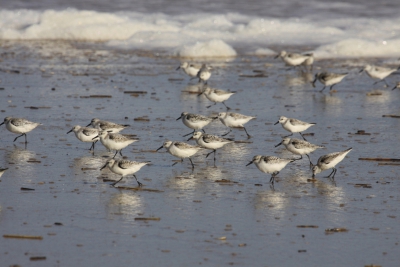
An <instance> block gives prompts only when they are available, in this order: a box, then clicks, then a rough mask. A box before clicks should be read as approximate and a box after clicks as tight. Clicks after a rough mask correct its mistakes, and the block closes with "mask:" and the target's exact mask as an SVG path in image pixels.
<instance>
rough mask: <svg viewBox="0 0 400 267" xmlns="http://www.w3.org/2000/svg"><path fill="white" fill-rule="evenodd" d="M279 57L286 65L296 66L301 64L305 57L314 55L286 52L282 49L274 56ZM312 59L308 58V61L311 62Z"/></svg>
mask: <svg viewBox="0 0 400 267" xmlns="http://www.w3.org/2000/svg"><path fill="white" fill-rule="evenodd" d="M278 57H280V58H281V59H282V60H283V61H284V62H285V63H286V65H289V66H292V67H296V66H299V65H302V64H303V63H304V62H305V61H306V60H307V59H309V58H310V57H312V58H313V57H314V55H313V54H304V55H302V54H298V53H288V52H286V51H285V50H282V51H281V52H280V53H279V54H278V55H277V56H275V58H278ZM313 62H314V59H312V60H310V61H309V63H311V64H312V63H313Z"/></svg>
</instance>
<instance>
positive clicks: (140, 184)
mask: <svg viewBox="0 0 400 267" xmlns="http://www.w3.org/2000/svg"><path fill="white" fill-rule="evenodd" d="M133 177H135V179H136V182H137V183H138V185H139V187H141V186H142V185H143V184H142V183H141V182H139V181H138V179H137V178H136V175H133Z"/></svg>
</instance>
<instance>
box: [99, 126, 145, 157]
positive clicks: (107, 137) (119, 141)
mask: <svg viewBox="0 0 400 267" xmlns="http://www.w3.org/2000/svg"><path fill="white" fill-rule="evenodd" d="M98 137H100V142H101V143H102V144H103V145H104V146H105V147H106V148H107V149H109V150H116V152H115V155H114V157H113V158H115V156H116V155H117V154H118V152H119V154H120V155H121V156H122V153H121V151H122V149H124V148H125V147H127V146H128V145H130V144H132V143H133V142H136V141H138V140H137V139H133V138H131V137H130V136H128V135H122V134H119V133H109V132H107V131H100V132H99V135H98V136H96V137H94V138H93V140H94V139H95V138H98Z"/></svg>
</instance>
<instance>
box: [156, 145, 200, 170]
mask: <svg viewBox="0 0 400 267" xmlns="http://www.w3.org/2000/svg"><path fill="white" fill-rule="evenodd" d="M163 147H164V148H166V149H167V151H168V153H170V154H171V155H173V156H175V157H177V158H180V159H181V162H183V159H184V158H188V159H189V160H190V163H191V164H192V169H194V164H193V161H192V159H191V158H190V157H191V156H193V155H194V154H196V153H197V152H198V151H199V150H201V149H203V148H202V147H200V146H192V145H189V144H187V143H184V142H178V141H165V142H164V144H163V145H162V146H161V147H159V148H158V149H157V150H156V151H158V150H160V149H161V148H163ZM176 163H177V162H175V163H174V164H172V166H174V165H175V164H176Z"/></svg>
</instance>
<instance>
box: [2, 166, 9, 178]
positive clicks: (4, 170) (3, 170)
mask: <svg viewBox="0 0 400 267" xmlns="http://www.w3.org/2000/svg"><path fill="white" fill-rule="evenodd" d="M6 170H8V168H4V169H3V168H0V177H1V176H2V175H3V174H4V173H5V172H6Z"/></svg>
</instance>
